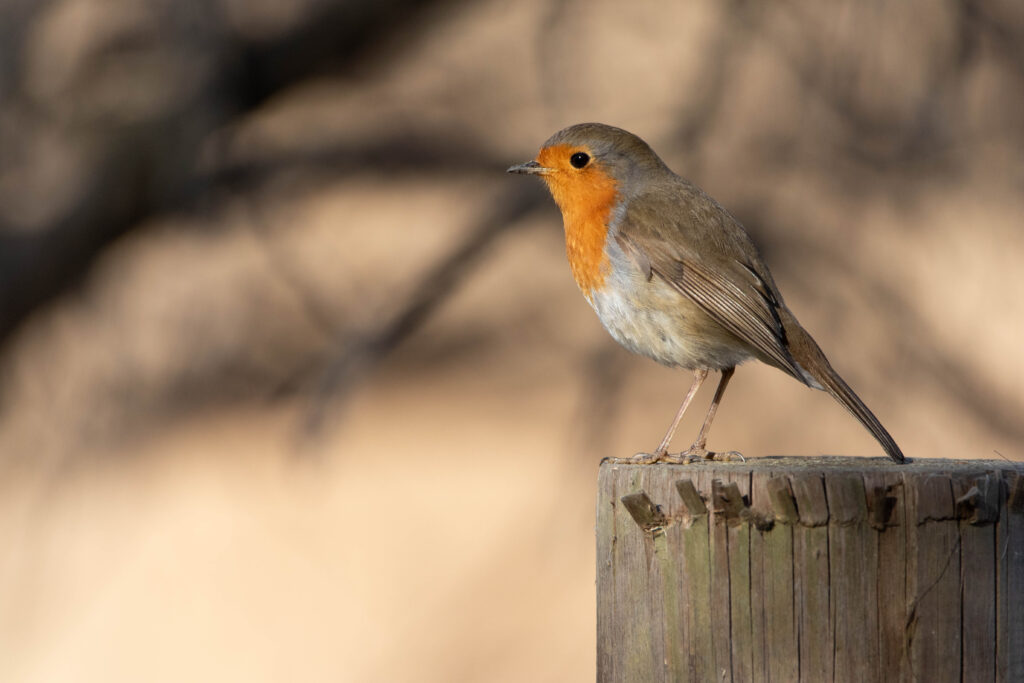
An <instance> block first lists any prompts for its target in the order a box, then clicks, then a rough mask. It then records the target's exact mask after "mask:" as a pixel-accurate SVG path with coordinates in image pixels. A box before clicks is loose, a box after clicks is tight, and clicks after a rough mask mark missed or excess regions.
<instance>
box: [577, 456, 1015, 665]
mask: <svg viewBox="0 0 1024 683" xmlns="http://www.w3.org/2000/svg"><path fill="white" fill-rule="evenodd" d="M598 485H599V492H598V510H597V639H598V643H597V666H598V680H599V681H602V682H610V681H624V682H629V683H634V682H636V681H736V682H737V683H739V682H741V681H742V682H744V683H745V682H746V681H755V682H756V681H765V682H769V681H779V682H785V683H789V682H792V681H806V682H809V683H820V682H827V681H854V682H857V683H862V682H866V681H926V682H928V683H933V682H934V683H942V682H944V681H957V682H959V681H1006V682H1008V683H1009V682H1014V681H1024V465H1022V464H1021V463H1009V462H1005V461H991V460H985V461H982V460H959V461H957V460H915V461H914V462H912V463H910V464H907V465H902V466H901V465H894V464H892V463H891V462H890V461H888V460H883V459H881V458H879V459H874V458H872V459H868V458H842V457H829V458H804V457H775V458H758V459H757V460H751V461H749V462H745V463H718V462H704V463H697V464H693V465H666V464H658V465H646V466H644V465H621V464H611V463H605V464H603V465H602V466H601V472H600V476H599V482H598Z"/></svg>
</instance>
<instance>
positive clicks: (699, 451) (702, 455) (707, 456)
mask: <svg viewBox="0 0 1024 683" xmlns="http://www.w3.org/2000/svg"><path fill="white" fill-rule="evenodd" d="M663 460H664V461H665V462H671V463H676V464H679V465H690V464H692V463H695V462H704V461H705V460H713V461H717V462H737V461H738V462H746V461H747V459H746V458H744V457H743V454H742V453H740V452H739V451H717V452H716V451H709V450H708V449H706V448H702V447H700V446H696V445H694V446H690V447H689V448H688V449H686V450H685V451H683V452H682V453H679V454H677V455H666V456H665V457H664V458H663Z"/></svg>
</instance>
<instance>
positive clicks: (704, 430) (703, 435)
mask: <svg viewBox="0 0 1024 683" xmlns="http://www.w3.org/2000/svg"><path fill="white" fill-rule="evenodd" d="M734 372H736V368H726V369H724V370H722V379H720V380H719V381H718V388H717V389H715V397H714V398H713V399H711V406H710V407H709V408H708V414H707V417H705V418H704V424H703V425H701V428H700V432H699V433H698V434H697V440H696V441H694V442H693V445H692V446H690V447H689V448H688V449H686V450H685V451H683V452H682V453H680V454H679V456H678V459H677V458H672V459H673V460H676V461H677V462H692V461H694V460H703V459H708V460H714V459H715V456H716V455H719V456H722V458H721V459H723V460H731V459H733V458H734V457H736V458H739V459H740V460H743V455H742V454H740V453H738V452H736V451H727V452H724V453H712V452H711V451H709V450H708V449H707V448H706V446H707V443H708V432H709V431H711V423H712V422H713V421H714V419H715V413H716V412H718V404H719V403H721V402H722V395H723V394H725V387H726V386H728V384H729V380H730V379H732V374H733V373H734Z"/></svg>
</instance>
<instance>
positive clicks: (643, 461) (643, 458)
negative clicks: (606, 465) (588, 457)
mask: <svg viewBox="0 0 1024 683" xmlns="http://www.w3.org/2000/svg"><path fill="white" fill-rule="evenodd" d="M668 457H669V455H668V453H637V454H636V455H634V456H633V457H632V458H605V459H604V460H603V461H602V462H610V463H612V464H613V465H653V464H654V463H656V462H662V461H667V458H668Z"/></svg>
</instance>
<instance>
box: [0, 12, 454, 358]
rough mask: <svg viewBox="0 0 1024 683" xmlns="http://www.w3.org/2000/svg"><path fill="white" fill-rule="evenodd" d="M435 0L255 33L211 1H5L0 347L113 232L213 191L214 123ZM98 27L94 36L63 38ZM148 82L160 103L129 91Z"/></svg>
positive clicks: (312, 16)
mask: <svg viewBox="0 0 1024 683" xmlns="http://www.w3.org/2000/svg"><path fill="white" fill-rule="evenodd" d="M449 2H450V0H449ZM437 4H439V1H438V0H435V2H423V1H418V0H385V1H383V2H331V3H320V4H318V5H314V7H313V10H312V11H310V12H308V14H307V15H306V16H305V17H303V18H302V19H301V20H300V21H298V22H296V23H295V24H294V25H290V26H289V27H288V28H287V29H285V30H283V31H280V32H278V33H276V34H273V35H271V36H270V37H260V38H248V37H246V36H244V35H241V34H239V33H237V32H234V31H233V30H232V28H231V26H229V25H228V24H227V23H226V20H225V17H224V16H223V15H222V14H220V13H218V12H216V11H209V10H211V9H212V8H210V7H206V6H205V5H204V6H199V7H197V6H194V5H192V4H191V3H175V2H169V1H168V2H153V3H149V4H147V5H145V6H138V5H135V4H134V3H131V2H124V3H118V2H115V3H113V4H112V5H111V6H110V7H109V8H106V10H105V11H107V12H109V13H110V15H109V16H105V15H104V16H91V15H88V14H86V15H84V16H79V15H77V14H74V12H81V11H83V10H82V8H80V7H71V6H70V4H69V3H61V2H56V1H55V2H49V3H31V2H28V3H18V2H13V1H12V2H7V3H5V4H4V5H3V6H2V7H0V12H2V16H3V18H4V19H5V21H4V22H0V25H2V30H0V37H4V36H6V37H12V36H16V37H18V38H19V39H18V40H10V41H6V40H5V41H0V42H2V44H3V46H4V48H3V49H2V50H0V59H2V60H3V62H2V64H0V94H2V95H3V98H2V100H0V345H2V344H3V342H4V341H5V340H6V338H7V337H8V336H9V335H10V334H11V333H12V332H13V331H14V330H15V329H16V328H17V327H18V325H19V324H20V323H21V321H22V320H24V319H25V317H26V316H28V315H29V314H30V313H31V312H32V311H33V310H35V309H36V308H37V307H38V306H40V305H41V304H43V303H45V302H46V301H48V300H49V299H50V298H51V297H53V296H55V295H57V294H59V293H61V292H62V291H64V290H65V289H66V288H67V287H68V286H69V285H71V284H72V283H74V282H75V281H76V279H77V278H79V277H80V276H81V275H83V274H84V273H85V272H86V271H87V269H88V268H89V266H90V265H91V264H92V263H93V261H94V259H95V258H96V257H97V256H98V255H99V254H100V253H101V252H102V251H103V250H104V248H105V247H106V246H107V245H108V244H110V243H111V242H112V241H114V240H116V239H118V238H119V237H120V236H122V235H124V234H125V233H127V232H129V231H130V230H132V229H135V228H136V227H138V226H139V225H140V223H141V222H142V221H144V220H145V219H146V218H147V217H148V216H151V215H153V214H155V213H157V212H160V211H164V210H168V209H180V208H181V207H183V206H189V205H190V204H192V203H194V201H195V199H196V197H197V196H199V195H201V194H202V193H203V192H204V191H205V190H207V189H208V186H206V185H205V184H204V182H203V181H208V180H209V178H208V177H206V178H204V177H202V176H199V175H197V172H196V169H197V164H196V160H197V157H198V155H199V153H200V148H201V147H202V145H203V144H204V143H205V142H206V140H207V138H208V136H209V135H210V133H212V132H213V131H215V130H217V129H218V128H220V127H221V126H224V125H225V124H227V123H229V122H230V121H232V120H234V119H235V118H238V117H240V116H243V115H244V114H245V113H247V112H249V111H251V110H252V109H254V108H255V107H257V106H258V105H259V104H260V103H262V102H264V101H265V100H266V99H268V98H269V97H272V96H273V95H274V94H275V93H277V92H280V91H282V90H284V89H286V88H288V87H290V86H292V85H294V84H295V83H298V82H300V81H302V80H304V79H306V78H308V77H310V76H311V75H314V74H317V73H323V72H324V71H327V70H336V69H341V68H346V67H350V66H351V65H352V64H353V63H356V62H358V60H359V59H360V58H361V56H362V55H363V53H364V51H365V50H366V49H368V48H370V47H372V46H375V45H377V44H380V43H381V42H382V41H384V40H386V39H387V38H388V36H392V35H395V34H398V33H400V32H402V31H404V30H408V27H410V26H413V25H415V22H416V21H417V20H418V19H419V18H421V16H422V12H423V11H425V10H427V9H428V8H430V7H432V6H434V5H437ZM122 5H123V6H122ZM114 16H116V17H117V19H116V21H114V20H113V17H114ZM90 21H92V22H93V23H92V24H90V23H89V22H90ZM81 23H85V24H86V25H85V26H80V25H79V24H81ZM90 26H92V27H93V28H95V31H94V34H93V35H88V36H86V39H85V40H84V41H78V42H76V41H69V40H68V38H67V35H66V32H67V31H68V30H76V31H88V30H90ZM100 27H102V28H100ZM33 41H34V42H33ZM83 46H84V47H83ZM65 48H66V49H65ZM76 49H78V52H75V50H76ZM60 68H63V69H64V72H61V71H60ZM125 78H129V79H130V80H128V81H125V80H124V79H125ZM115 86H116V87H115ZM133 89H134V90H133ZM147 89H148V90H147ZM150 91H151V92H150ZM138 93H143V94H145V93H148V94H149V97H150V99H149V100H146V101H143V102H141V103H138V102H135V101H134V100H133V99H132V96H134V97H136V99H138V98H139V97H141V95H139V94H138ZM129 94H131V95H129ZM133 105H137V106H134V107H133ZM69 159H75V160H78V162H79V164H78V166H77V167H74V166H71V169H72V170H71V171H64V173H65V175H67V176H69V177H68V178H66V183H67V184H69V186H70V187H69V188H64V187H61V188H54V187H52V185H53V179H52V175H53V173H52V172H51V171H49V170H48V168H49V167H51V166H52V167H57V168H68V167H69V162H68V160H69ZM55 196H60V197H62V198H63V199H64V201H63V202H55V201H54V197H55ZM5 205H6V207H7V209H6V210H5V208H4V207H5ZM48 205H49V206H48ZM19 206H20V207H22V210H20V211H19V210H17V209H18V207H19ZM12 207H14V208H12Z"/></svg>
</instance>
